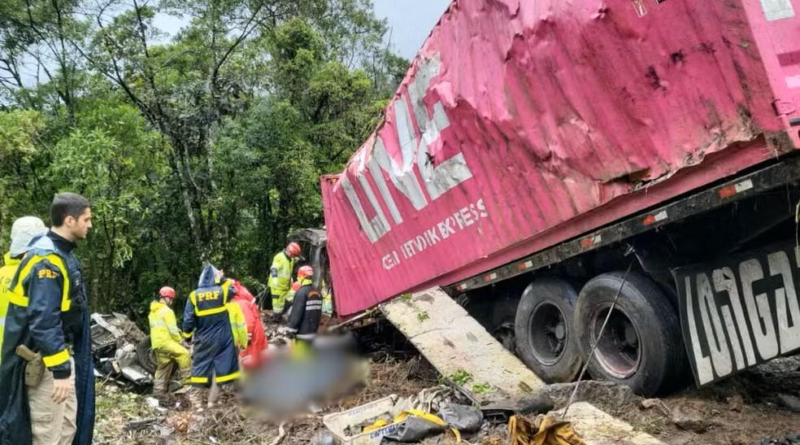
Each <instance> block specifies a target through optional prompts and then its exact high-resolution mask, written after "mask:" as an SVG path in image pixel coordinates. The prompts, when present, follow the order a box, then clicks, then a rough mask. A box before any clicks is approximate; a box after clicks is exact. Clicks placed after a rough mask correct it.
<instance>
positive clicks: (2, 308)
mask: <svg viewBox="0 0 800 445" xmlns="http://www.w3.org/2000/svg"><path fill="white" fill-rule="evenodd" d="M19 263H20V261H19V260H18V259H14V258H11V254H10V253H6V254H5V256H4V258H3V264H4V266H3V267H2V268H0V348H2V347H3V333H4V332H5V330H6V315H7V314H8V302H9V298H10V294H11V291H10V290H9V287H11V280H13V279H14V274H16V273H17V268H18V267H19ZM0 360H2V356H0Z"/></svg>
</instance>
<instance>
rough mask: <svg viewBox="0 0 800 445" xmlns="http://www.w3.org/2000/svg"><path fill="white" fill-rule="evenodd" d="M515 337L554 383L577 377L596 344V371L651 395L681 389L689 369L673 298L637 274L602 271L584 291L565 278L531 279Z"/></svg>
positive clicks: (529, 361)
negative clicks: (611, 310)
mask: <svg viewBox="0 0 800 445" xmlns="http://www.w3.org/2000/svg"><path fill="white" fill-rule="evenodd" d="M618 293H619V296H618V297H617V294H618ZM615 299H616V303H615V304H614V301H615ZM612 304H614V310H613V312H611V315H610V316H609V310H610V309H611V306H612ZM607 317H608V322H607V323H606V327H605V330H604V331H603V335H602V336H600V335H599V334H600V330H601V328H602V326H603V324H604V323H605V320H606V318H607ZM515 334H516V346H517V351H518V353H519V355H520V358H521V359H522V360H523V362H525V364H526V365H528V366H529V367H530V368H531V369H532V370H533V371H534V372H535V373H536V374H537V375H539V377H541V378H542V379H543V380H545V381H546V382H548V383H556V382H570V381H573V380H575V378H576V377H577V376H578V374H579V373H580V370H581V367H582V365H583V363H584V360H585V359H586V358H587V357H589V355H590V353H591V352H592V346H593V345H595V344H596V345H597V346H596V347H595V349H594V353H593V354H591V358H590V360H589V364H588V370H589V373H590V374H591V376H592V377H593V378H595V379H600V380H608V381H612V382H616V383H620V384H624V385H627V386H630V387H631V388H632V389H633V390H634V392H636V393H637V394H640V395H643V396H652V395H655V394H659V393H662V392H664V391H667V390H669V389H672V388H673V387H675V386H677V385H678V384H679V383H680V382H682V380H683V375H684V370H685V368H686V355H685V351H684V347H683V340H682V339H681V331H680V320H679V318H678V315H677V313H676V311H675V309H674V307H673V305H672V303H671V302H670V299H669V297H668V296H667V295H666V294H665V293H664V291H663V290H662V289H661V288H660V287H659V286H658V285H656V284H655V283H654V282H653V281H652V280H650V279H649V278H647V277H645V276H643V275H639V274H635V273H629V274H628V275H627V277H626V276H625V273H620V272H613V273H607V274H602V275H599V276H597V277H595V278H594V279H592V280H590V281H589V282H588V283H586V285H584V286H583V288H582V289H581V291H580V294H577V293H576V291H575V289H574V287H573V286H572V285H570V284H569V283H567V282H566V281H563V280H559V279H542V280H537V281H535V282H533V283H531V284H530V285H529V286H528V288H527V289H525V292H524V293H523V295H522V299H521V300H520V303H519V307H518V309H517V314H516V323H515Z"/></svg>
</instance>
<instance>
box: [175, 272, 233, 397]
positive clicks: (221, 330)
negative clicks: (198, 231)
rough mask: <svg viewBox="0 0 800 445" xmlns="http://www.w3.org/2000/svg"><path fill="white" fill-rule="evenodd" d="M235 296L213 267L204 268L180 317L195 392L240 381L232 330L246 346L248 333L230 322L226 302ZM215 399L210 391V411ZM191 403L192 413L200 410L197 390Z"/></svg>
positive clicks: (230, 286) (227, 282)
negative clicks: (240, 332) (239, 333)
mask: <svg viewBox="0 0 800 445" xmlns="http://www.w3.org/2000/svg"><path fill="white" fill-rule="evenodd" d="M235 293H236V291H235V289H234V288H233V286H232V282H231V281H229V280H224V279H223V278H222V273H221V272H219V271H218V270H217V269H216V268H214V266H211V265H207V266H206V267H205V268H204V269H203V273H202V274H201V275H200V281H199V283H198V288H197V290H195V291H194V292H192V293H191V294H190V295H189V301H188V302H187V303H186V309H185V311H184V313H183V337H184V339H186V340H187V341H189V340H191V341H193V343H194V350H193V352H192V377H191V379H190V382H191V384H192V385H193V386H195V387H196V388H208V387H210V386H212V387H213V385H214V384H223V383H231V382H234V381H236V380H238V379H239V378H240V377H241V373H240V372H239V352H238V351H237V349H236V344H235V339H234V329H238V330H242V329H244V338H245V340H244V342H245V343H246V341H247V340H246V338H247V331H246V327H244V326H234V325H233V323H232V322H231V315H230V313H229V310H230V309H229V308H228V302H229V301H230V300H231V298H232V297H233V295H234V294H235ZM237 308H238V306H237ZM214 398H215V391H212V392H211V394H209V398H208V406H209V407H211V406H213V404H214V402H215V400H214ZM192 403H193V404H194V405H195V406H194V408H195V409H199V408H200V407H201V405H202V395H201V394H200V391H199V389H197V390H195V391H193V392H192Z"/></svg>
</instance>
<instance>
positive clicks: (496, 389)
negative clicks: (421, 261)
mask: <svg viewBox="0 0 800 445" xmlns="http://www.w3.org/2000/svg"><path fill="white" fill-rule="evenodd" d="M381 310H382V311H383V312H384V314H385V315H386V318H387V319H388V320H389V321H391V322H392V324H394V325H395V326H396V327H397V328H398V329H399V330H400V331H401V332H402V333H403V334H404V335H405V336H406V337H407V338H408V339H409V340H410V341H411V343H413V344H414V346H416V348H417V349H418V350H419V351H420V352H421V353H422V355H424V356H425V358H426V359H428V361H429V362H430V363H431V364H432V365H433V366H434V367H435V368H436V369H437V370H438V371H439V372H440V373H441V374H442V375H443V376H445V377H448V378H451V377H452V376H454V375H459V374H460V375H461V376H462V378H464V376H466V374H468V375H469V377H468V379H467V380H468V381H467V382H466V383H465V384H462V385H460V386H461V388H462V389H463V390H464V391H465V392H467V393H468V394H470V395H471V396H472V398H474V399H475V400H476V401H477V402H479V403H481V404H485V403H491V402H496V401H502V400H509V399H511V400H525V399H535V398H538V397H540V396H541V395H542V393H543V389H544V386H545V384H544V382H542V380H540V379H539V378H538V377H537V376H536V375H535V374H534V373H533V372H532V371H531V370H530V369H528V368H527V367H526V366H525V365H524V364H523V363H522V362H521V361H520V360H519V359H518V358H517V357H515V356H514V355H513V354H511V353H510V352H509V351H508V350H506V349H505V348H503V346H502V345H501V344H500V343H499V342H498V341H497V340H495V338H494V337H492V336H491V335H490V334H489V332H487V331H486V329H484V327H483V326H481V325H480V324H479V323H478V322H477V321H476V320H475V319H474V318H472V317H471V316H470V315H469V314H468V313H467V311H466V310H464V308H462V307H461V306H459V305H458V304H457V303H456V302H455V301H454V300H453V299H452V298H450V297H449V296H448V295H447V294H445V293H444V291H442V290H441V289H429V290H427V291H424V292H419V293H416V294H414V295H413V296H411V298H399V299H396V300H395V301H393V302H391V303H387V304H386V305H384V306H383V307H382V308H381ZM465 373H466V374H465ZM451 380H453V379H452V378H451ZM457 380H459V379H457ZM453 383H458V382H453Z"/></svg>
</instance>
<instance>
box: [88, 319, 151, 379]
mask: <svg viewBox="0 0 800 445" xmlns="http://www.w3.org/2000/svg"><path fill="white" fill-rule="evenodd" d="M91 333H92V353H93V356H94V367H95V376H96V377H99V378H106V379H113V380H114V381H116V382H117V383H118V384H120V385H122V386H125V387H127V388H128V389H131V390H138V391H142V390H145V389H147V388H149V387H150V386H151V385H152V384H153V374H154V373H155V357H154V356H153V351H152V349H151V347H150V337H149V336H147V335H146V334H144V333H143V332H142V331H141V330H140V329H139V328H138V327H137V326H136V324H135V323H133V322H132V321H131V320H130V319H128V317H127V316H125V315H123V314H117V313H112V314H107V315H102V314H96V313H95V314H92V317H91Z"/></svg>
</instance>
